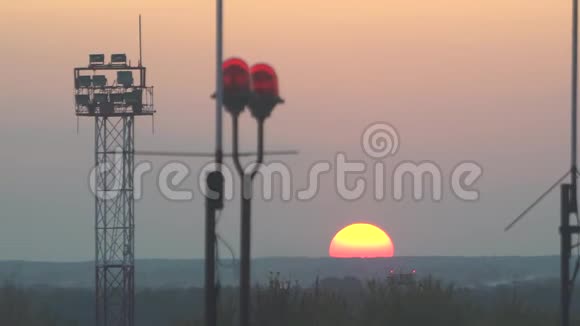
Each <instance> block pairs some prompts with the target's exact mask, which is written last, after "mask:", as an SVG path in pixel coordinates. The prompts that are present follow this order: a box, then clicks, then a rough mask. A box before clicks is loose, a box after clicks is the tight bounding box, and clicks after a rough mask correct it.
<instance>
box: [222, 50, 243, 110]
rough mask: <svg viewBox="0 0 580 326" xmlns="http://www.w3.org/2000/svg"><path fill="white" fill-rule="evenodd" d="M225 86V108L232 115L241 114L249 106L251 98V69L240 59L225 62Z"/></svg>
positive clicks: (223, 67)
mask: <svg viewBox="0 0 580 326" xmlns="http://www.w3.org/2000/svg"><path fill="white" fill-rule="evenodd" d="M222 69H223V84H224V106H225V107H226V109H227V110H229V111H230V112H232V113H240V112H242V111H243V110H244V107H245V106H246V105H247V104H248V101H249V97H250V69H249V68H248V64H247V63H246V62H245V61H244V60H242V59H240V58H231V59H228V60H226V61H224V63H223V65H222Z"/></svg>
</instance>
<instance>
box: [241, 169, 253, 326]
mask: <svg viewBox="0 0 580 326" xmlns="http://www.w3.org/2000/svg"><path fill="white" fill-rule="evenodd" d="M241 181H242V194H241V198H242V199H241V205H242V207H241V210H242V216H241V231H240V235H241V240H240V248H241V250H240V251H241V253H240V257H241V258H240V326H250V310H251V304H250V300H251V294H250V290H251V277H250V273H251V269H250V259H251V232H252V230H251V229H252V228H251V225H252V221H251V216H252V213H251V209H252V208H251V205H252V198H251V196H252V190H251V188H252V185H251V182H252V181H251V176H250V175H249V174H245V175H244V176H243V177H242V180H241Z"/></svg>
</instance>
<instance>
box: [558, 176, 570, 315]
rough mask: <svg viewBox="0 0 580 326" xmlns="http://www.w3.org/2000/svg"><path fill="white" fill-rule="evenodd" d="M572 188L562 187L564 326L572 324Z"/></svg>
mask: <svg viewBox="0 0 580 326" xmlns="http://www.w3.org/2000/svg"><path fill="white" fill-rule="evenodd" d="M570 189H571V185H569V184H563V185H562V188H561V212H560V213H561V215H560V239H561V243H560V287H561V292H560V309H561V316H560V322H561V325H562V326H569V325H570V246H571V237H570Z"/></svg>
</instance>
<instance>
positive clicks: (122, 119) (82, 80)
mask: <svg viewBox="0 0 580 326" xmlns="http://www.w3.org/2000/svg"><path fill="white" fill-rule="evenodd" d="M133 73H137V74H138V75H139V76H138V77H137V78H136V79H135V80H136V82H135V80H134V79H133ZM111 75H112V76H113V78H115V79H114V80H113V81H112V82H109V79H111ZM145 75H146V69H145V67H142V66H141V64H139V65H138V66H131V65H130V64H127V63H126V57H125V55H124V54H114V55H112V57H111V63H108V64H105V63H104V55H100V54H99V55H91V56H90V64H89V66H88V67H81V68H75V69H74V76H75V92H74V95H75V112H76V115H77V116H79V117H91V118H94V119H95V166H94V168H95V169H94V173H93V178H92V183H93V189H94V191H95V312H96V314H95V317H96V323H95V325H96V326H134V325H135V200H134V194H133V172H134V167H135V147H134V146H135V141H134V140H135V117H136V116H142V115H145V116H151V115H153V114H154V113H155V110H154V108H153V87H148V86H147V85H146V77H145Z"/></svg>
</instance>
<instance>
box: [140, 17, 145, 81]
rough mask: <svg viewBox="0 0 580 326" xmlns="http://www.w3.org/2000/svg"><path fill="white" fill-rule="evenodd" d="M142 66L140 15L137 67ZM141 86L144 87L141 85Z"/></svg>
mask: <svg viewBox="0 0 580 326" xmlns="http://www.w3.org/2000/svg"><path fill="white" fill-rule="evenodd" d="M142 65H143V46H142V43H141V15H139V67H141V66H142ZM141 86H145V85H144V84H142V85H141Z"/></svg>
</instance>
